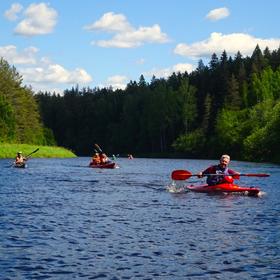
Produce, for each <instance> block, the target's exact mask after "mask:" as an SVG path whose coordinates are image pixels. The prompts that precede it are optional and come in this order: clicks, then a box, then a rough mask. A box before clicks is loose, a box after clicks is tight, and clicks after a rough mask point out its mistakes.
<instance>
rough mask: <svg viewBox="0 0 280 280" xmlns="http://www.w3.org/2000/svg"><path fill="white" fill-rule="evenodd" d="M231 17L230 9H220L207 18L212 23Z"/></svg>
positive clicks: (210, 13)
mask: <svg viewBox="0 0 280 280" xmlns="http://www.w3.org/2000/svg"><path fill="white" fill-rule="evenodd" d="M229 15H230V12H229V9H228V8H225V7H223V8H218V9H214V10H211V11H210V12H209V13H208V14H207V15H206V18H207V19H209V20H212V21H217V20H220V19H223V18H226V17H228V16H229Z"/></svg>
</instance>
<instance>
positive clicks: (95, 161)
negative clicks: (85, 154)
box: [91, 152, 101, 164]
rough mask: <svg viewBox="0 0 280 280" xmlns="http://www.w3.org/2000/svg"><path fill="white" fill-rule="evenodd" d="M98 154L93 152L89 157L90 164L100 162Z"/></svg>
mask: <svg viewBox="0 0 280 280" xmlns="http://www.w3.org/2000/svg"><path fill="white" fill-rule="evenodd" d="M100 162H101V160H100V156H99V153H97V152H95V153H94V155H93V156H92V158H91V164H100Z"/></svg>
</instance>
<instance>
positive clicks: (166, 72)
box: [144, 63, 196, 78]
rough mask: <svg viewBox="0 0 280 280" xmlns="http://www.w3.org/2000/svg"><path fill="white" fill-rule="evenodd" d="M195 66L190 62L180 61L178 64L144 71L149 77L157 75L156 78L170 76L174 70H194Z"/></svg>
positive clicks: (182, 71)
mask: <svg viewBox="0 0 280 280" xmlns="http://www.w3.org/2000/svg"><path fill="white" fill-rule="evenodd" d="M195 68H196V67H195V66H194V65H192V64H189V63H178V64H176V65H173V66H172V67H167V68H162V69H152V70H150V71H148V72H146V73H144V75H145V76H147V77H152V76H155V77H156V78H168V77H170V76H171V75H172V74H173V73H174V72H175V73H178V72H181V73H184V72H186V71H187V72H188V73H190V72H192V71H193V70H195Z"/></svg>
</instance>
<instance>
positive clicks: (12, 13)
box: [4, 3, 23, 21]
mask: <svg viewBox="0 0 280 280" xmlns="http://www.w3.org/2000/svg"><path fill="white" fill-rule="evenodd" d="M22 9H23V7H22V5H20V4H19V3H14V4H12V6H11V8H10V9H9V10H7V11H6V12H5V14H4V15H5V17H6V18H7V19H8V20H11V21H13V20H17V18H18V15H17V14H18V13H20V12H21V10H22Z"/></svg>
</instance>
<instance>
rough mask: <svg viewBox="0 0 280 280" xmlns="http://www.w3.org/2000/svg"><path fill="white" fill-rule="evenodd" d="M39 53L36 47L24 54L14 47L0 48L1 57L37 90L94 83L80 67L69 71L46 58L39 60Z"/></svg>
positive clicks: (29, 48)
mask: <svg viewBox="0 0 280 280" xmlns="http://www.w3.org/2000/svg"><path fill="white" fill-rule="evenodd" d="M38 52H39V50H38V49H37V48H35V47H28V48H26V49H24V50H23V51H22V52H19V51H18V50H17V47H16V46H14V45H8V46H3V47H0V57H3V58H4V59H5V60H7V61H8V62H9V64H15V65H17V68H18V69H17V70H18V72H19V73H20V75H22V77H23V81H24V83H25V84H32V87H33V88H34V89H36V90H39V89H42V88H44V89H47V88H51V87H52V86H53V85H54V84H55V85H56V87H58V86H59V85H61V86H62V87H65V85H66V84H67V85H69V84H74V85H75V84H81V85H87V84H89V83H90V82H92V80H93V79H92V77H91V76H90V75H89V74H88V73H87V72H86V70H84V69H82V68H79V67H77V68H76V69H74V70H68V69H66V68H64V67H63V66H61V65H59V64H56V63H53V62H52V61H50V60H49V59H48V58H46V57H41V58H37V55H38ZM60 91H61V90H60Z"/></svg>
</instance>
